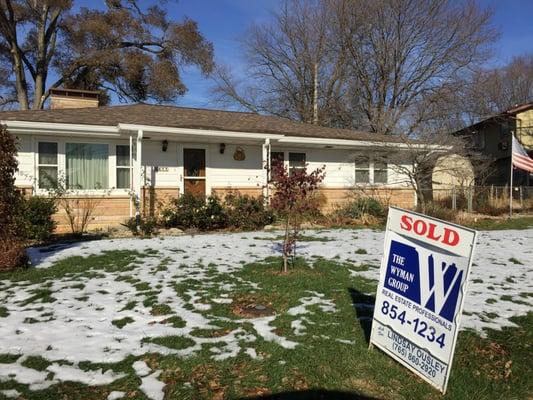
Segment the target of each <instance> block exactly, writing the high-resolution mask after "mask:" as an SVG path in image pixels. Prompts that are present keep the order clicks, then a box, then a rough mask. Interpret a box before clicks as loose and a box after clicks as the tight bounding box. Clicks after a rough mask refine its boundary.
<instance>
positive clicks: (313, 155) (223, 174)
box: [16, 135, 407, 193]
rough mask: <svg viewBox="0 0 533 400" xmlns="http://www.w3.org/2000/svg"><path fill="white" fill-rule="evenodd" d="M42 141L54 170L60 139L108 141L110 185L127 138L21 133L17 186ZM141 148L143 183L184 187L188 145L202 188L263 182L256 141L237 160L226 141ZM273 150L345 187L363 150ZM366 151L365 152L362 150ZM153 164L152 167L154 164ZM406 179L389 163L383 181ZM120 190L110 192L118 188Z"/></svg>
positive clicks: (30, 174)
mask: <svg viewBox="0 0 533 400" xmlns="http://www.w3.org/2000/svg"><path fill="white" fill-rule="evenodd" d="M39 140H42V141H57V142H58V143H59V153H60V154H59V168H60V170H61V169H63V168H64V149H65V143H67V142H70V141H74V140H75V141H78V142H83V141H86V142H92V143H108V144H109V154H110V160H109V170H110V171H109V172H110V176H109V184H110V186H111V187H113V186H114V185H115V182H116V176H115V175H116V171H115V165H116V164H115V161H116V160H115V145H116V144H123V145H127V144H129V141H128V140H127V139H124V140H109V139H97V138H90V139H83V138H76V139H72V138H68V137H52V136H46V137H39V136H38V135H20V138H19V148H20V150H19V153H18V156H17V159H18V161H19V172H18V173H17V176H16V184H17V185H18V186H31V185H32V184H33V183H34V182H33V181H34V176H35V170H36V167H35V163H36V159H37V155H36V154H35V153H34V151H36V149H37V143H38V141H39ZM142 146H143V149H142V165H143V166H144V167H145V169H146V177H147V182H146V183H147V184H151V185H153V186H155V187H158V188H176V187H179V188H180V189H181V190H183V149H184V148H187V147H197V148H198V147H199V148H205V149H206V178H207V181H206V189H207V193H210V191H211V188H213V187H221V188H230V187H235V188H253V187H261V186H262V185H263V184H264V182H263V179H264V171H263V170H262V147H261V145H240V147H242V148H243V150H244V153H245V155H246V158H245V160H243V161H236V160H234V158H233V155H234V153H235V150H236V148H237V146H238V145H236V144H226V148H225V151H224V153H223V154H220V144H218V143H194V144H187V143H181V142H174V141H169V143H168V148H167V151H166V152H163V150H162V140H144V141H143V144H142ZM272 151H284V152H285V161H286V163H287V164H286V165H288V159H289V157H288V153H289V152H304V153H306V160H307V163H308V164H309V169H310V170H313V169H316V168H319V167H321V166H322V165H326V176H325V179H324V182H323V186H325V187H329V188H350V187H353V186H354V181H355V167H354V161H353V160H354V157H355V154H356V153H357V152H359V153H365V150H339V149H318V148H307V149H306V148H302V147H279V146H276V145H273V146H272ZM366 152H367V153H368V152H369V151H366ZM156 167H157V168H156ZM406 181H407V180H406V177H402V176H401V175H399V174H398V173H397V172H395V169H394V167H391V166H389V170H388V184H387V186H389V187H394V186H396V187H397V186H406ZM117 191H120V190H115V191H114V192H117Z"/></svg>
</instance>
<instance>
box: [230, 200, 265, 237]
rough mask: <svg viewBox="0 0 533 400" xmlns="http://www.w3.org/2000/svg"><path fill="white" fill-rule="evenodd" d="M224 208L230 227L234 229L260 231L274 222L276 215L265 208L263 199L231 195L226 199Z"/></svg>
mask: <svg viewBox="0 0 533 400" xmlns="http://www.w3.org/2000/svg"><path fill="white" fill-rule="evenodd" d="M224 208H225V212H226V215H227V222H228V226H229V227H232V228H238V229H245V230H253V229H260V228H263V227H264V226H265V225H268V224H271V223H272V222H273V221H274V213H273V212H272V210H270V209H268V208H267V207H265V202H264V198H263V197H259V198H255V197H251V196H248V195H241V194H239V193H230V194H228V195H227V196H226V197H225V199H224Z"/></svg>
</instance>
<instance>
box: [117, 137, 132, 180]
mask: <svg viewBox="0 0 533 400" xmlns="http://www.w3.org/2000/svg"><path fill="white" fill-rule="evenodd" d="M130 176H131V166H130V146H127V145H117V189H129V187H130Z"/></svg>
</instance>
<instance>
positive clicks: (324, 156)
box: [306, 149, 355, 188]
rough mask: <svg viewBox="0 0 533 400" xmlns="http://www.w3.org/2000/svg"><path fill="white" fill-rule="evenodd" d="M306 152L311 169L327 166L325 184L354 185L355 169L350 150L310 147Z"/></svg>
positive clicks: (334, 185) (333, 185) (339, 186)
mask: <svg viewBox="0 0 533 400" xmlns="http://www.w3.org/2000/svg"><path fill="white" fill-rule="evenodd" d="M306 154H307V162H308V164H309V167H308V168H309V170H311V171H312V170H314V169H316V168H320V167H321V166H323V165H325V166H326V170H325V172H326V176H325V177H324V181H323V185H324V186H326V187H332V188H344V187H351V186H353V185H354V180H355V169H354V163H353V157H352V152H351V151H350V150H334V149H309V150H307V151H306Z"/></svg>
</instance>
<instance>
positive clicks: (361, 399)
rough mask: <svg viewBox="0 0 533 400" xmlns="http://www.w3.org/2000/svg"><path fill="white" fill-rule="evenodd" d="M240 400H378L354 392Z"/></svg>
mask: <svg viewBox="0 0 533 400" xmlns="http://www.w3.org/2000/svg"><path fill="white" fill-rule="evenodd" d="M240 400H378V399H376V398H374V397H368V396H364V395H361V394H357V393H353V392H344V391H337V390H321V389H317V390H302V391H294V392H282V393H276V394H271V395H265V396H257V397H246V398H242V399H240Z"/></svg>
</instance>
